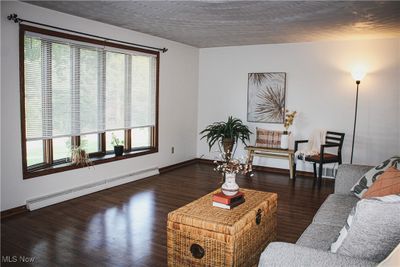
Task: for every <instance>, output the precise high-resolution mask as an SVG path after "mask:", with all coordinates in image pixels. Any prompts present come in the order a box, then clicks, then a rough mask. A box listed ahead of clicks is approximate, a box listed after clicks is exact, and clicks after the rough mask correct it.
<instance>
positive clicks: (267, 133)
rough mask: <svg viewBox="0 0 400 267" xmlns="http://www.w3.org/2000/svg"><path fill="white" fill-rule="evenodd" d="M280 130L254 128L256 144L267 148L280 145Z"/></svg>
mask: <svg viewBox="0 0 400 267" xmlns="http://www.w3.org/2000/svg"><path fill="white" fill-rule="evenodd" d="M281 136H282V131H271V130H265V129H261V128H256V146H257V147H267V148H280V147H281Z"/></svg>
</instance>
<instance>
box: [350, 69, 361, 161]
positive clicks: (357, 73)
mask: <svg viewBox="0 0 400 267" xmlns="http://www.w3.org/2000/svg"><path fill="white" fill-rule="evenodd" d="M351 75H352V76H353V79H354V80H355V81H356V84H357V91H356V106H355V110H354V126H353V141H352V142H351V157H350V164H353V152H354V139H355V136H356V124H357V109H358V87H359V86H360V83H361V80H362V79H363V78H364V76H365V72H363V71H361V70H356V71H353V72H352V73H351Z"/></svg>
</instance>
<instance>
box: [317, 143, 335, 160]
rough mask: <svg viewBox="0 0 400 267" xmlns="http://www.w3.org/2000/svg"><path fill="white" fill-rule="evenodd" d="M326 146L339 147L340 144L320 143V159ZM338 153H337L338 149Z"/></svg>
mask: <svg viewBox="0 0 400 267" xmlns="http://www.w3.org/2000/svg"><path fill="white" fill-rule="evenodd" d="M326 147H338V148H339V147H340V145H339V144H323V145H321V152H320V153H319V156H320V158H321V159H323V155H324V153H325V148H326ZM338 154H339V151H338Z"/></svg>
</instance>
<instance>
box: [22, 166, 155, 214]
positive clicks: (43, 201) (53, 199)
mask: <svg viewBox="0 0 400 267" xmlns="http://www.w3.org/2000/svg"><path fill="white" fill-rule="evenodd" d="M157 174H159V171H158V168H157V167H154V168H149V169H145V170H141V171H136V172H133V173H127V174H124V175H120V176H116V177H112V178H108V179H104V180H101V181H98V182H95V183H90V184H86V185H83V186H79V187H75V188H72V189H68V190H65V191H61V192H58V193H54V194H49V195H46V196H42V197H38V198H34V199H30V200H27V201H26V207H27V208H28V210H31V211H32V210H36V209H40V208H43V207H47V206H50V205H53V204H57V203H60V202H63V201H66V200H70V199H73V198H77V197H81V196H84V195H87V194H91V193H94V192H97V191H101V190H104V189H107V188H111V187H114V186H118V185H121V184H126V183H129V182H133V181H136V180H139V179H143V178H146V177H149V176H153V175H157Z"/></svg>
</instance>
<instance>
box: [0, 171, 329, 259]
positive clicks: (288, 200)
mask: <svg viewBox="0 0 400 267" xmlns="http://www.w3.org/2000/svg"><path fill="white" fill-rule="evenodd" d="M238 183H239V185H240V186H241V187H244V188H251V189H257V190H263V191H269V192H277V193H278V240H280V241H286V242H295V241H296V240H297V239H298V238H299V236H300V235H301V233H302V232H303V231H304V229H305V228H306V227H307V226H308V224H310V223H311V220H312V217H313V216H314V214H315V212H316V211H317V210H318V208H319V207H320V205H321V204H322V202H323V201H324V200H325V198H326V197H327V196H328V195H329V194H330V193H332V192H333V184H334V183H333V181H332V180H323V181H322V184H321V185H320V186H318V185H316V184H314V182H313V179H312V178H309V177H298V178H297V179H296V180H295V182H293V181H291V180H289V178H288V176H287V175H283V174H276V173H265V172H256V173H255V175H254V177H252V178H251V179H249V178H245V177H242V176H240V177H239V178H238ZM219 186H220V185H219V179H218V175H217V174H216V173H215V172H214V171H213V166H211V165H208V164H204V163H196V164H192V165H189V166H186V167H182V168H179V169H176V170H173V171H170V172H167V173H164V174H161V175H157V176H153V177H150V178H146V179H143V180H139V181H136V182H132V183H129V184H125V185H121V186H118V187H114V188H111V189H108V190H104V191H101V192H97V193H94V194H91V195H87V196H83V197H80V198H77V199H73V200H70V201H67V202H64V203H60V204H57V205H53V206H50V207H47V208H43V209H40V210H37V211H33V212H29V213H25V214H21V215H16V216H13V217H10V218H7V219H5V220H3V221H2V222H1V256H2V257H4V256H18V257H19V256H27V257H35V262H34V263H35V265H38V266H152V267H153V266H166V259H167V250H166V223H167V214H168V212H170V211H172V210H174V209H176V208H178V207H180V206H183V205H185V204H187V203H189V202H191V201H193V200H195V199H197V198H199V197H201V196H203V195H205V194H207V193H209V192H211V191H212V190H214V189H216V188H218V187H219ZM6 265H7V264H5V263H4V262H3V263H2V266H6ZM12 265H13V266H15V264H12Z"/></svg>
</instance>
